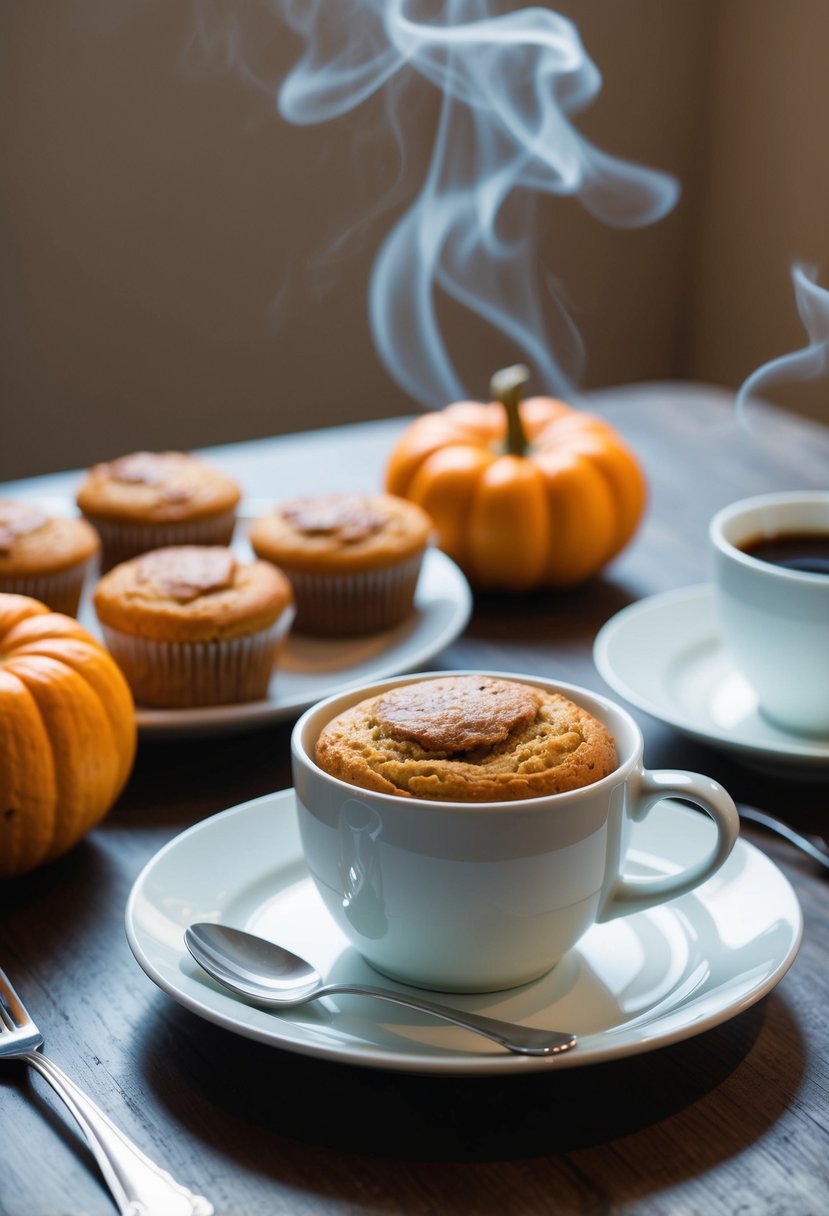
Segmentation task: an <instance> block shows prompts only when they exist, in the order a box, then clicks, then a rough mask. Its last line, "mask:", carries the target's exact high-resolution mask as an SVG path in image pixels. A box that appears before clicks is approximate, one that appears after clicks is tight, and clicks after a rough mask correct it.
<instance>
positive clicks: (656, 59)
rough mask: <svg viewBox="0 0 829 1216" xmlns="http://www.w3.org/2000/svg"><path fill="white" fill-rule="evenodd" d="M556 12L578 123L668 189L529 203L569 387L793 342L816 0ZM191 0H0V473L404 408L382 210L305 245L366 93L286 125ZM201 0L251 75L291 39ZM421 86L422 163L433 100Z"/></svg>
mask: <svg viewBox="0 0 829 1216" xmlns="http://www.w3.org/2000/svg"><path fill="white" fill-rule="evenodd" d="M502 7H506V6H502ZM513 7H518V5H517V4H516V5H513ZM552 7H555V8H557V9H558V10H559V11H561V12H563V13H566V14H567V15H570V16H572V17H573V18H574V20H575V21H576V23H577V25H578V27H579V29H580V32H581V35H582V38H583V41H584V43H585V45H586V47H587V50H588V51H589V53H590V54H591V55H592V57H593V59H594V60H595V62H596V63H597V64H598V66H599V68H600V69H601V71H602V73H603V76H604V87H603V90H602V93H601V94H600V96H599V98H598V99H597V101H596V102H595V103H594V105H593V106H592V107H591V108H590V110H588V111H586V112H585V113H584V114H583V115H582V116H581V117H580V118H579V119H578V126H579V128H580V129H581V130H582V131H583V132H584V133H585V134H586V135H587V136H588V137H589V138H591V139H593V140H594V142H596V143H597V144H598V145H599V146H600V147H602V148H603V149H605V150H606V151H608V152H611V153H614V154H617V155H619V156H625V157H630V158H633V159H637V160H640V161H642V162H644V163H646V164H649V165H652V166H654V167H658V168H661V169H665V170H668V171H670V172H672V173H675V174H676V175H677V176H678V177H679V178H680V180H681V181H682V184H683V197H682V200H681V202H680V204H679V206H678V207H677V208H676V210H675V211H674V212H673V213H672V214H671V215H670V216H669V217H668V218H667V219H666V220H664V221H663V222H662V223H660V224H658V225H656V226H654V227H651V228H648V229H643V230H631V231H618V230H614V229H609V228H603V227H602V226H601V225H599V224H598V223H596V222H595V221H593V220H591V219H589V218H587V217H585V216H584V215H583V214H582V213H581V212H580V211H579V209H578V207H577V206H576V205H575V204H574V203H573V202H572V201H570V200H548V201H545V203H544V205H543V207H542V210H541V213H540V214H541V224H542V227H541V230H540V254H541V257H542V259H543V262H544V263H545V265H546V266H547V267H548V268H549V270H550V271H551V272H552V274H553V275H554V276H555V277H556V278H557V279H558V280H560V281H561V282H562V283H563V284H564V287H565V289H566V293H567V295H568V298H569V299H570V301H571V305H572V309H573V314H574V316H575V319H576V321H577V323H578V325H579V328H580V330H581V333H582V335H583V337H584V340H585V345H586V350H587V365H586V375H585V386H586V387H590V386H595V385H606V384H613V383H617V382H625V381H633V380H638V379H654V378H664V377H671V376H695V377H699V378H702V379H710V380H715V381H720V382H722V383H725V384H733V385H736V384H738V383H739V382H740V380H741V379H742V378H743V377H744V376H745V375H747V374H748V373H749V372H750V371H751V370H753V367H754V366H756V364H757V363H759V362H762V361H763V360H765V359H767V358H769V357H771V356H772V355H775V354H778V353H780V352H781V351H782V350H784V349H786V348H790V347H793V346H796V345H799V344H800V343H801V341H802V333H801V331H800V330H799V326H798V323H797V320H796V317H795V313H794V303H793V298H792V295H791V288H790V284H789V280H788V264H789V261H790V259H791V258H792V257H793V256H799V257H802V258H804V259H806V260H811V261H814V262H816V263H817V264H818V265H819V267H820V268H822V270H823V271H824V278H823V281H824V282H826V283H829V249H827V248H826V246H827V243H829V237H828V236H827V229H828V228H829V225H827V222H826V216H827V215H829V209H828V208H827V206H826V203H827V201H829V200H827V197H826V196H827V180H829V179H828V178H827V173H829V170H828V169H827V159H829V158H826V157H824V160H823V162H821V161H820V157H821V155H822V154H823V153H824V146H823V145H824V143H825V139H824V132H825V130H826V123H825V121H824V119H825V117H826V106H827V97H829V84H827V80H828V79H829V74H827V73H826V71H825V69H823V66H822V63H821V60H822V58H823V57H824V56H825V54H826V49H825V48H826V47H829V6H826V5H823V4H822V2H821V0H814V2H813V3H808V2H807V0H799V2H794V3H792V2H788V3H787V4H786V5H784V4H783V3H782V0H726V2H722V3H719V4H718V3H716V0H612V2H611V0H592V2H591V0H573V2H571V3H562V4H556V5H553V6H552ZM196 11H198V6H196V5H193V4H191V2H190V0H5V2H4V4H3V5H2V6H0V165H2V175H1V176H0V241H2V266H3V273H2V278H0V333H2V338H3V358H2V364H1V365H0V478H13V477H18V476H25V475H28V474H30V473H36V472H45V471H49V470H51V469H57V468H62V467H75V466H83V465H85V464H87V463H90V462H91V461H93V460H96V459H102V458H106V457H108V456H114V455H116V454H118V453H120V452H123V451H127V450H131V449H134V448H137V447H151V448H152V447H162V446H171V447H197V446H203V445H207V444H211V443H218V442H224V441H229V440H233V439H244V438H251V437H256V436H258V435H269V434H274V433H279V432H286V431H293V430H300V429H305V428H308V427H316V426H322V425H327V424H329V423H335V422H347V421H356V420H360V419H367V418H375V417H382V416H388V415H393V414H400V413H409V412H412V411H413V410H414V409H415V408H416V406H415V405H414V403H413V402H412V401H411V400H410V399H409V398H408V397H406V395H405V394H404V393H403V392H402V390H400V389H399V388H398V387H397V386H396V384H395V383H394V382H393V380H392V379H391V378H390V377H389V375H388V373H387V372H386V370H385V369H384V367H383V366H382V365H381V363H380V361H379V359H378V357H377V355H376V354H375V352H374V349H373V346H372V341H371V337H370V334H369V329H368V323H367V319H366V288H367V279H368V274H369V270H370V266H371V263H372V259H373V254H374V251H375V248H376V245H377V242H378V241H379V239H380V237H381V236H382V234H383V232H384V231H385V230H386V228H387V226H388V224H389V223H390V221H391V218H392V216H394V215H396V214H398V213H399V206H398V209H397V210H395V209H394V208H393V209H392V210H391V212H386V213H381V214H380V216H379V217H378V218H377V220H376V221H375V222H374V224H372V225H368V226H364V227H362V228H360V229H359V230H358V232H357V234H356V236H355V238H354V240H353V241H352V242H351V243H350V244H348V245H346V247H345V249H344V251H343V252H342V253H341V255H340V257H339V259H338V260H336V261H333V262H331V261H329V262H327V263H324V264H320V261H319V254H320V253H321V251H322V250H323V249H324V248H325V247H326V246H327V245H330V243H331V242H332V241H333V240H334V239H335V238H336V237H337V236H338V235H339V234H340V232H341V231H342V228H343V225H344V224H348V223H350V222H353V221H355V220H356V219H358V218H359V217H360V216H361V215H362V214H364V213H365V212H366V210H367V209H368V208H370V207H371V205H372V203H373V201H374V200H376V199H377V197H378V196H379V195H380V194H381V193H382V189H383V187H384V186H385V183H386V182H387V181H388V180H389V176H390V173H391V165H390V162H389V153H388V143H387V140H386V138H385V133H384V131H383V128H382V126H380V127H378V128H377V130H378V134H377V136H376V137H375V138H374V139H373V140H368V141H364V142H363V144H362V145H360V149H359V151H358V152H355V145H354V137H355V133H357V132H358V131H360V132H361V131H363V130H364V127H363V123H364V122H370V121H375V122H379V120H380V117H381V115H380V111H379V107H378V106H377V105H376V104H375V105H372V104H371V103H370V104H369V105H367V106H366V107H365V109H364V110H363V111H359V112H357V113H355V114H353V115H351V116H349V117H348V118H345V119H342V120H339V121H337V122H334V123H331V124H328V125H327V126H325V127H295V126H291V125H289V124H288V123H286V122H284V121H283V120H282V119H281V118H280V117H279V116H278V114H277V113H276V110H275V107H274V104H273V96H272V88H271V89H268V88H261V87H257V86H256V85H254V84H253V83H251V82H250V80H249V79H246V78H245V75H244V74H243V73H241V72H239V71H223V70H220V68H219V66H218V62H217V60H215V59H214V62H213V64H212V66H211V68H210V70H207V69H205V65H204V63H203V62H201V61H200V59H199V57H198V56H196V55H194V54H193V53H192V38H193V34H194V30H195V29H196V28H197V27H196V26H195V25H194V12H196ZM206 11H211V12H213V13H214V14H215V13H223V14H224V15H225V16H227V15H228V14H230V13H233V12H236V13H237V14H238V13H244V25H243V27H242V32H243V33H244V35H245V39H246V49H247V52H248V61H249V66H251V67H252V68H254V69H255V70H256V72H257V73H258V74H259V76H260V78H261V80H263V81H264V82H266V83H268V84H270V85H275V83H276V82H278V80H279V79H280V78H281V77H282V76H283V75H284V73H285V71H286V70H287V69H288V67H289V66H290V65H291V64H292V63H293V62H295V59H296V56H297V54H298V52H299V44H298V43H297V42H296V40H295V39H294V37H293V36H292V35H291V33H290V32H289V31H288V30H287V29H286V28H285V26H284V25H283V24H282V23H281V21H280V20H279V19H278V18H277V17H275V16H274V15H272V14H271V13H270V12H269V11H268V5H267V4H265V3H254V2H253V0H247V2H246V3H245V4H240V3H233V2H232V0H221V2H220V0H214V2H213V3H212V4H211V5H209V6H207V7H206ZM784 17H785V30H784V33H785V36H781V33H780V30H779V22H780V21H781V20H783V19H784ZM225 45H226V44H225ZM781 48H782V49H781ZM772 56H776V57H780V59H781V63H780V68H779V71H777V72H776V73H772V72H771V71H770V68H769V59H770V57H772ZM818 92H820V93H821V94H822V96H821V97H820V98H819V100H815V99H814V94H817V93H818ZM421 106H422V109H421V110H419V111H417V112H415V114H414V115H413V126H414V124H415V123H416V124H417V126H416V127H414V129H415V130H417V129H418V128H419V129H420V131H421V143H420V147H419V148H416V149H415V155H414V167H415V168H416V167H417V165H418V164H419V163H420V164H422V163H423V157H424V155H425V151H426V148H427V146H428V135H429V133H430V132H431V130H432V119H433V114H434V103H433V99H432V98H431V97H430V96H426V95H424V96H423V97H422V99H421ZM758 123H762V124H763V128H762V129H763V130H765V124H768V127H769V132H770V134H769V138H768V139H766V138H765V137H762V136H761V135H760V133H759V130H758ZM772 162H774V163H772ZM746 193H748V195H749V199H748V201H746V197H745V195H746ZM448 332H449V344H450V348H451V350H452V353H453V355H454V356H455V357H456V359H457V362H458V365H459V367H460V368H461V369H462V370H463V371H464V373H465V374H466V375H467V376H468V379H469V382H470V389H471V390H472V391H475V392H478V393H481V394H483V393H485V392H486V384H487V381H488V377H489V373H490V371H491V370H492V365H493V364H496V365H497V362H499V361H501V360H502V359H503V360H504V361H506V360H507V359H511V358H512V357H513V352H512V351H511V350H510V348H509V347H508V345H507V344H506V343H504V344H503V346H499V343H498V341H494V342H492V343H487V344H486V345H485V347H484V346H483V345H482V343H481V340H480V335H479V334H478V333H477V331H474V332H473V330H472V328H471V327H470V326H469V324H468V323H467V321H466V319H465V318H464V317H463V316H458V315H454V316H452V317H451V318H450V319H449V330H448ZM482 351H483V353H482ZM807 408H808V403H807Z"/></svg>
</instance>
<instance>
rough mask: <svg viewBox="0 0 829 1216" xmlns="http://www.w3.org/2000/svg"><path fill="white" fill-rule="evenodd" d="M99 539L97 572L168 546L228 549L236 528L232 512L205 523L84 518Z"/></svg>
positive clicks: (89, 516)
mask: <svg viewBox="0 0 829 1216" xmlns="http://www.w3.org/2000/svg"><path fill="white" fill-rule="evenodd" d="M85 518H86V519H88V521H89V522H90V523H91V524H92V526H93V527H94V528H95V530H96V531H97V533H98V535H99V536H100V538H101V571H102V572H106V571H107V570H111V569H112V567H113V566H117V565H118V564H119V562H125V561H129V559H130V558H132V557H138V555H139V554H141V553H146V552H148V550H150V549H166V548H167V547H168V546H169V545H229V544H230V541H231V538H232V537H233V529H234V527H235V526H236V508H235V507H234V508H233V509H232V510H230V511H222V513H221V514H220V515H211V516H210V517H209V518H207V519H194V520H181V521H179V522H176V523H162V524H136V523H130V522H116V521H114V520H109V519H99V518H98V517H97V516H94V515H87V516H85Z"/></svg>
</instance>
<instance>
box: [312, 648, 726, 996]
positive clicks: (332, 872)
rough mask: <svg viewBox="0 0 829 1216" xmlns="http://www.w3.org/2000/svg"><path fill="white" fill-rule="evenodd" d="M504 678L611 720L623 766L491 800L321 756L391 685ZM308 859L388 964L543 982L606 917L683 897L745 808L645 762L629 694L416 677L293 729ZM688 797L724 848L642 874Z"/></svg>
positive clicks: (353, 937)
mask: <svg viewBox="0 0 829 1216" xmlns="http://www.w3.org/2000/svg"><path fill="white" fill-rule="evenodd" d="M460 674H476V675H482V674H483V675H492V676H496V677H500V678H503V679H508V680H516V681H519V682H523V683H527V684H533V685H536V686H540V687H544V688H547V689H551V690H553V691H558V692H561V693H562V694H563V695H564V696H566V697H569V698H570V700H572V701H576V702H577V703H578V704H579V705H581V706H583V707H584V708H585V709H587V710H589V711H590V712H591V713H592V714H594V715H595V716H596V717H597V718H599V719H600V720H601V721H602V722H603V723H604V724H605V725H606V726H607V727H608V728H609V730H610V731H611V732H612V734H613V735H614V737H615V739H616V745H617V750H618V767H617V768H616V770H615V771H614V772H613V773H611V774H610V775H609V776H607V777H604V778H603V779H601V780H600V781H597V782H595V783H594V784H593V785H588V786H585V787H583V788H581V789H577V790H573V791H572V792H568V793H561V794H551V795H548V796H545V797H540V798H528V799H525V800H519V801H509V802H490V803H459V802H437V801H434V802H433V801H426V800H424V799H421V798H414V797H408V796H401V795H394V794H381V793H375V792H373V791H370V790H364V789H360V788H358V787H356V786H353V785H350V784H348V783H346V782H344V781H342V780H340V779H338V778H336V777H332V776H330V775H329V774H328V773H326V772H324V771H323V770H322V769H321V768H320V767H319V766H318V765H317V764H316V763H315V761H314V748H315V745H316V741H317V738H318V737H319V734H320V731H321V730H322V728H323V726H324V725H325V724H326V723H327V722H328V721H329V720H330V719H331V718H333V717H335V716H336V715H337V714H338V713H340V712H341V711H342V710H344V709H346V708H348V707H349V706H351V705H354V704H356V703H357V702H358V701H361V700H363V699H365V698H366V697H370V696H374V695H375V694H377V693H380V692H383V691H384V690H386V689H389V688H393V687H396V686H398V685H401V684H409V683H413V682H415V681H419V680H430V679H436V678H438V677H439V676H440V675H444V676H445V675H460ZM291 742H292V762H293V776H294V785H295V789H296V802H297V813H298V818H299V830H300V835H301V839H302V847H303V851H304V856H305V860H306V862H307V865H308V868H309V870H310V873H311V875H312V877H313V879H314V882H315V883H316V886H317V889H318V890H319V892H320V894H321V896H322V898H323V900H324V902H325V905H326V907H327V908H328V911H329V912H330V913H331V916H332V917H333V918H334V920H335V921H336V923H337V925H338V926H339V928H340V929H341V930H342V931H343V933H344V934H345V935H346V937H347V938H348V939H349V940H350V941H351V942H352V943H353V944H354V945H355V946H356V947H357V949H358V950H359V951H360V953H361V954H362V955H363V956H364V958H366V959H367V960H368V962H370V963H371V964H372V965H373V966H374V967H375V968H377V969H378V970H379V971H381V972H383V973H385V974H386V975H389V976H391V977H393V978H395V979H399V980H402V981H404V982H407V983H410V984H414V985H418V986H421V987H427V988H437V989H443V990H449V991H457V992H460V991H472V992H475V991H491V990H494V989H499V988H511V987H515V986H517V985H519V984H524V983H527V982H529V981H531V980H534V979H537V978H538V977H539V976H540V975H543V974H544V973H545V972H547V971H549V970H550V968H551V967H553V966H554V965H555V963H556V962H558V960H559V959H560V958H561V957H562V956H563V955H564V954H565V953H566V952H567V951H568V950H569V949H570V948H571V947H572V946H573V945H574V944H575V943H576V942H577V941H578V939H579V938H580V937H581V936H582V934H584V933H585V932H586V930H587V929H589V928H590V926H591V925H593V924H594V923H596V922H601V921H608V920H612V919H613V918H614V917H617V916H625V915H627V914H628V913H631V912H638V911H640V910H641V909H644V908H650V907H653V906H654V905H655V904H661V903H663V902H664V901H666V900H669V899H673V898H674V896H677V895H682V894H683V893H685V892H687V891H690V890H691V889H692V888H693V887H696V886H698V885H699V884H700V883H702V882H704V881H705V880H706V879H707V878H709V877H710V876H711V875H712V874H714V873H715V871H716V870H717V869H718V868H719V867H720V866H721V865H722V864H723V862H724V861H725V860H726V858H727V857H728V855H729V853H730V852H731V849H732V847H733V845H734V841H735V840H736V838H737V834H738V831H739V819H738V816H737V812H736V809H735V807H734V803H733V801H732V799H731V798H730V796H729V795H728V794H727V793H726V791H725V790H724V789H723V788H722V786H720V785H718V784H717V782H715V781H713V780H711V779H710V778H708V777H704V776H701V775H700V774H698V773H688V772H683V771H680V770H671V769H657V770H648V769H645V768H644V767H643V762H642V748H643V740H642V734H641V732H640V730H639V728H638V726H637V725H636V723H635V722H634V720H633V718H632V717H631V716H630V714H628V713H627V712H626V711H625V710H624V709H622V708H621V707H620V706H618V705H616V704H614V703H613V702H611V701H609V700H607V699H606V698H604V697H600V696H597V695H596V694H595V693H591V692H588V691H587V690H586V689H583V688H577V687H574V686H572V685H569V684H560V683H557V682H554V681H551V680H544V679H540V678H537V677H529V676H520V675H507V674H505V673H503V672H484V673H482V672H475V673H461V672H443V673H440V672H432V673H421V674H419V675H409V676H401V677H399V678H397V679H394V680H386V681H384V682H383V683H379V684H374V685H371V686H366V687H363V688H358V689H353V690H351V691H350V692H348V693H344V694H343V693H341V694H339V695H337V696H333V697H329V698H327V699H326V700H325V701H322V702H320V703H319V704H317V705H315V706H313V707H312V708H311V709H309V710H307V711H306V712H305V713H304V714H303V715H302V717H301V718H300V719H299V721H298V722H297V723H296V726H295V727H294V730H293V735H292V741H291ZM670 797H676V798H681V799H685V800H688V801H690V802H693V803H695V804H696V805H697V806H699V807H701V808H702V810H704V811H706V812H707V813H708V814H709V815H710V816H711V818H712V819H713V821H714V825H715V827H716V832H715V833H712V845H711V849H710V851H709V853H708V855H707V856H706V857H704V858H703V859H702V860H698V861H695V862H694V863H692V864H690V865H689V866H688V867H687V868H686V869H684V870H681V871H680V872H679V873H675V874H666V875H664V876H659V877H635V876H630V875H628V874H626V873H625V859H626V856H627V853H628V849H629V846H630V842H631V838H632V837H635V832H636V828H635V825H636V821H637V820H640V819H642V817H643V816H645V815H646V814H647V813H648V811H649V810H650V809H651V807H653V806H654V805H655V804H656V803H657V802H659V801H661V800H662V799H664V798H670Z"/></svg>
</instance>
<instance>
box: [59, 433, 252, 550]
mask: <svg viewBox="0 0 829 1216" xmlns="http://www.w3.org/2000/svg"><path fill="white" fill-rule="evenodd" d="M240 498H241V491H240V489H239V487H238V486H237V485H236V483H235V482H234V481H232V480H231V478H229V477H226V476H225V474H224V473H220V472H219V471H218V470H217V469H214V468H212V467H211V466H210V465H208V464H205V463H204V462H203V461H202V460H200V459H199V458H198V457H196V456H191V455H190V454H189V453H187V452H133V453H132V454H131V455H129V456H121V457H120V458H119V459H118V460H111V461H109V462H108V463H106V464H96V465H94V466H93V468H91V469H90V470H89V471H88V472H87V474H86V476H85V477H84V479H83V481H82V483H81V485H80V488H79V489H78V493H77V504H78V506H79V507H80V509H81V511H82V512H83V514H84V515H85V516H86V518H87V519H88V520H89V522H90V523H91V524H92V525H93V526H94V527H95V529H96V530H97V532H98V533H99V535H100V537H101V544H102V553H101V568H102V570H109V569H110V568H111V567H112V566H114V565H116V564H117V563H118V562H123V561H127V560H128V559H129V558H131V557H135V556H137V555H138V554H139V553H146V552H147V550H148V549H161V548H167V547H169V546H171V545H227V544H229V543H230V539H231V537H232V535H233V528H234V524H235V522H236V508H237V506H238V504H239V499H240Z"/></svg>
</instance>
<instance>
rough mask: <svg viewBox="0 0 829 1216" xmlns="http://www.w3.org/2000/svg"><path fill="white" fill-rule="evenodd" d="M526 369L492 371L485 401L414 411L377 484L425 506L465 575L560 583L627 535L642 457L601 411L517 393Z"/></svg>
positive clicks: (575, 579)
mask: <svg viewBox="0 0 829 1216" xmlns="http://www.w3.org/2000/svg"><path fill="white" fill-rule="evenodd" d="M528 378H529V372H528V371H527V369H526V368H525V367H523V366H522V365H520V364H518V365H516V366H515V367H509V368H505V369H504V370H503V371H501V372H498V373H496V375H495V376H494V377H493V379H492V392H493V396H494V397H496V398H498V399H499V400H496V401H494V402H492V403H489V404H483V403H481V402H472V401H459V402H455V403H454V404H453V405H449V406H447V407H446V408H445V409H443V410H437V411H433V412H432V413H429V414H424V415H422V416H421V417H419V418H417V419H415V421H414V422H413V423H412V424H411V425H410V426H409V427H408V428H407V430H406V431H405V432H404V433H403V435H402V436H401V438H400V440H399V441H398V443H397V444H396V445H395V447H394V449H393V451H392V453H391V456H390V459H389V462H388V465H387V468H386V489H387V490H388V491H389V493H391V494H398V495H400V496H401V497H403V498H410V499H412V500H413V501H414V502H416V503H419V504H420V506H421V507H423V508H424V510H426V511H428V513H429V514H430V515H431V516H432V519H433V520H434V522H435V528H436V532H437V543H438V545H439V546H440V548H441V549H443V550H444V551H445V552H446V553H448V554H449V556H450V557H451V558H453V560H454V561H456V562H457V563H458V565H459V566H460V567H461V569H462V570H463V571H464V572H465V574H466V575H467V577H468V579H469V581H470V582H471V583H472V584H473V586H476V587H479V588H487V589H493V590H505V591H528V590H530V589H532V588H535V587H570V586H574V585H576V584H578V583H581V582H584V581H585V580H586V579H588V578H590V577H591V576H592V575H594V574H595V573H596V572H597V571H598V570H600V569H601V567H602V566H604V565H605V564H606V563H607V562H608V561H610V559H611V558H612V557H614V556H615V555H616V554H617V553H618V552H619V550H620V549H622V548H623V546H624V545H626V544H627V542H628V541H629V540H630V538H631V537H632V536H633V533H634V531H635V530H636V527H637V524H638V523H639V520H640V519H641V516H642V513H643V511H644V507H645V500H646V483H645V478H644V474H643V472H642V469H641V467H640V465H639V463H638V461H637V459H636V457H635V456H634V455H633V453H632V451H631V450H630V448H629V447H628V446H627V444H626V443H625V442H624V440H623V439H622V438H621V436H620V435H619V434H617V432H616V431H615V430H614V429H613V427H611V426H610V424H609V423H607V422H605V421H603V419H601V418H597V417H595V416H593V415H591V414H585V413H582V412H581V411H578V410H575V409H573V408H572V407H570V406H568V405H565V404H564V403H563V402H561V401H556V400H554V399H553V398H550V397H531V398H528V399H527V400H523V401H522V400H521V389H522V387H523V385H524V384H525V383H526V381H527V379H528Z"/></svg>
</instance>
